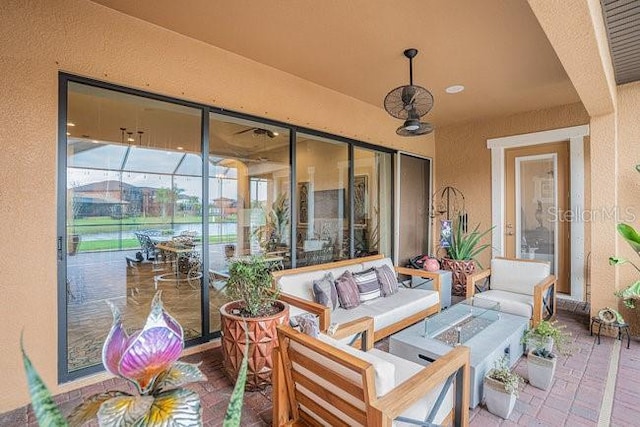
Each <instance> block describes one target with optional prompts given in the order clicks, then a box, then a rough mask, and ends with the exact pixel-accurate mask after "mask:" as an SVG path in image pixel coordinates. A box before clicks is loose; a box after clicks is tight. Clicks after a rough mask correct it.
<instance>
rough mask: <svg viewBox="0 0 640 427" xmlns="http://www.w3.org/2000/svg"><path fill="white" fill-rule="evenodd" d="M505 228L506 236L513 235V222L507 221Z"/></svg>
mask: <svg viewBox="0 0 640 427" xmlns="http://www.w3.org/2000/svg"><path fill="white" fill-rule="evenodd" d="M505 228H506V229H507V231H506V232H505V234H506V235H507V236H513V235H514V234H515V233H514V232H513V224H511V223H510V222H508V223H507V225H506V227H505Z"/></svg>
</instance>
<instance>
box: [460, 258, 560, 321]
mask: <svg viewBox="0 0 640 427" xmlns="http://www.w3.org/2000/svg"><path fill="white" fill-rule="evenodd" d="M485 278H489V280H490V282H489V290H486V291H483V292H481V293H478V291H479V288H478V287H477V285H476V284H477V282H479V281H480V280H482V279H485ZM466 296H467V298H471V297H475V299H476V301H478V300H480V301H483V300H484V301H488V302H496V303H499V304H500V309H501V311H504V312H507V313H511V314H516V315H519V316H523V317H527V318H529V319H531V324H532V326H534V327H535V326H536V325H537V324H538V323H540V321H541V320H543V319H549V318H552V317H554V316H555V308H556V277H555V276H554V275H552V274H550V266H549V263H547V262H542V261H530V260H522V259H510V258H494V259H492V260H491V268H489V269H487V270H484V271H481V272H478V273H476V274H472V275H469V276H467V290H466Z"/></svg>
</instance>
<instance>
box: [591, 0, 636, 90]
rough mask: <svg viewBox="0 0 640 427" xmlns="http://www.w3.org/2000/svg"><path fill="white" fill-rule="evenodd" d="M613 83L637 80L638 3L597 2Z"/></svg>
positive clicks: (612, 0)
mask: <svg viewBox="0 0 640 427" xmlns="http://www.w3.org/2000/svg"><path fill="white" fill-rule="evenodd" d="M600 3H601V5H602V14H603V16H604V22H605V26H606V27H607V36H608V38H609V50H610V52H611V61H612V62H613V71H614V73H615V77H616V83H617V84H619V85H621V84H624V83H630V82H635V81H638V80H640V0H600Z"/></svg>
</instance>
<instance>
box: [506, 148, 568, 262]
mask: <svg viewBox="0 0 640 427" xmlns="http://www.w3.org/2000/svg"><path fill="white" fill-rule="evenodd" d="M515 160H516V165H515V167H516V194H515V203H516V211H515V212H516V224H515V233H516V246H515V249H516V258H524V259H533V260H540V261H547V262H550V263H551V273H552V274H556V270H555V266H556V265H557V259H556V247H557V237H556V236H557V225H558V223H557V221H554V220H553V218H554V212H556V211H557V203H558V202H557V199H558V198H557V194H558V190H557V182H556V179H555V177H556V176H558V172H557V157H556V155H555V153H550V154H541V155H536V156H523V157H517V158H516V159H515Z"/></svg>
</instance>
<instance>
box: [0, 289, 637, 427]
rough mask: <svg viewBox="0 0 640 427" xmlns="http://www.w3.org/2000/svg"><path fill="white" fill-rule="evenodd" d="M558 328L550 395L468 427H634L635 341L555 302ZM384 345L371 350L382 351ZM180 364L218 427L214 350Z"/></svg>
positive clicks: (118, 383) (18, 421)
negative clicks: (201, 376) (565, 350)
mask: <svg viewBox="0 0 640 427" xmlns="http://www.w3.org/2000/svg"><path fill="white" fill-rule="evenodd" d="M559 304H560V307H559V308H560V310H559V312H558V321H559V323H561V324H564V325H567V329H568V331H570V332H571V334H572V345H573V346H574V348H575V351H574V354H573V356H571V357H564V356H561V359H560V361H559V366H558V369H557V371H556V379H555V381H554V383H553V385H552V387H551V388H550V389H549V390H546V391H543V390H539V389H537V388H535V387H532V386H531V385H528V384H526V385H525V386H524V387H523V389H522V391H520V396H519V397H518V401H517V403H516V407H515V409H514V412H513V413H512V415H511V416H510V417H509V419H508V420H502V419H500V418H499V417H497V416H495V415H492V414H491V413H489V412H488V411H487V409H486V407H485V406H483V405H480V406H477V407H476V408H474V409H472V410H471V413H470V425H471V426H478V427H480V426H515V425H520V426H532V425H536V426H549V427H555V426H563V425H564V426H600V425H607V424H608V422H607V421H608V420H610V425H612V426H621V427H622V426H630V425H635V423H636V422H635V420H636V419H637V418H638V417H640V410H639V409H638V408H639V407H640V397H638V395H637V393H636V391H637V384H638V382H639V381H640V369H638V360H639V359H640V341H638V339H637V338H634V339H633V340H632V342H631V348H630V349H627V348H626V342H621V341H617V340H615V339H614V338H610V337H604V338H602V341H601V344H599V345H598V344H597V341H596V339H595V337H593V336H591V335H590V334H589V328H588V326H589V310H588V307H585V305H583V304H576V303H574V302H571V301H563V300H560V303H559ZM387 346H388V340H384V341H381V342H379V343H378V344H377V345H376V347H377V348H380V349H382V350H385V351H387ZM184 360H188V361H191V362H202V370H203V372H204V373H205V374H206V376H207V378H208V381H207V382H205V383H197V384H194V385H193V386H192V388H193V389H194V390H196V391H197V392H198V393H199V394H200V396H201V400H202V406H203V421H204V425H205V426H219V425H221V424H222V420H223V418H224V414H225V412H226V410H227V406H228V403H229V398H230V395H231V391H232V389H233V383H232V382H231V381H229V379H228V378H227V377H226V376H225V374H224V370H223V368H222V354H221V352H220V348H219V347H216V348H213V349H210V350H206V351H203V352H200V353H197V354H194V355H191V356H187V357H185V358H184ZM526 363H527V361H526V357H522V358H520V360H519V361H518V363H517V365H516V368H515V370H516V372H518V373H520V374H521V375H523V376H524V377H526V372H527V369H526ZM129 388H130V385H129V384H128V383H126V382H125V381H124V380H120V379H110V380H106V381H103V382H100V383H97V384H94V385H91V386H87V387H84V388H81V389H78V390H74V391H71V392H68V393H64V394H61V395H58V396H56V398H55V401H56V402H57V403H58V404H59V405H60V406H61V408H63V410H64V411H70V410H71V409H72V408H73V407H74V406H75V405H77V404H79V403H80V402H81V401H82V399H83V398H86V397H87V396H89V395H91V394H95V393H98V392H100V391H104V390H114V389H119V390H129ZM271 393H272V390H271V387H268V388H266V389H265V390H263V391H256V392H246V393H245V395H244V405H243V410H242V425H243V426H270V425H272V423H271V420H272V395H271ZM0 425H3V426H4V425H6V426H14V425H15V426H17V425H24V426H36V425H37V423H36V421H35V417H34V414H33V412H32V411H31V409H30V408H28V407H23V408H19V409H16V410H14V411H11V412H9V413H5V414H2V415H0Z"/></svg>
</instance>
